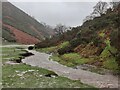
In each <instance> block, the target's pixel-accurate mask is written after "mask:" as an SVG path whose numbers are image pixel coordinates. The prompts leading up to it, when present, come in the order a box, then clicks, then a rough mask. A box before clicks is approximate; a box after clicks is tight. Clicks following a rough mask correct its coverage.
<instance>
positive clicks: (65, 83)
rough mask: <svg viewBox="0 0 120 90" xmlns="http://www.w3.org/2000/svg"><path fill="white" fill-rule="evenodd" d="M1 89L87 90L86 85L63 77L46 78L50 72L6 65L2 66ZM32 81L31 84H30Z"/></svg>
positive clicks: (21, 65)
mask: <svg viewBox="0 0 120 90" xmlns="http://www.w3.org/2000/svg"><path fill="white" fill-rule="evenodd" d="M3 71H4V72H3V87H12V88H16V87H17V88H28V87H29V88H74V87H81V88H83V87H84V88H87V87H90V86H88V85H84V84H82V83H80V81H74V80H70V79H68V78H65V77H60V76H57V77H55V78H51V77H46V76H45V75H47V74H49V73H51V71H48V70H45V69H42V68H37V67H31V66H29V65H24V64H19V65H6V66H3ZM31 81H32V82H31Z"/></svg>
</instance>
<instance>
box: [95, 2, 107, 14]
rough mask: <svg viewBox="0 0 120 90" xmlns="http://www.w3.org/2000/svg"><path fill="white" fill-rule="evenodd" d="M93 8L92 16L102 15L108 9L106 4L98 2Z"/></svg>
mask: <svg viewBox="0 0 120 90" xmlns="http://www.w3.org/2000/svg"><path fill="white" fill-rule="evenodd" d="M93 8H94V11H93V14H99V15H102V14H104V13H105V12H106V10H107V8H108V3H107V2H102V1H99V2H98V3H97V4H96V5H95V6H94V7H93Z"/></svg>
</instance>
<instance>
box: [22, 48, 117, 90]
mask: <svg viewBox="0 0 120 90" xmlns="http://www.w3.org/2000/svg"><path fill="white" fill-rule="evenodd" d="M28 51H29V52H31V53H33V54H34V55H33V56H30V57H26V58H25V59H23V60H22V62H23V63H26V64H29V65H31V66H38V67H41V68H45V69H48V70H51V71H54V72H55V73H56V74H58V75H59V76H64V77H68V78H70V79H72V80H80V81H81V82H82V83H85V84H88V85H92V86H95V87H99V88H118V77H116V76H112V75H100V74H97V73H93V72H90V71H85V70H82V69H73V68H71V67H66V66H64V65H61V64H59V63H57V62H55V61H52V60H49V57H50V55H48V54H45V53H40V52H37V51H34V50H28Z"/></svg>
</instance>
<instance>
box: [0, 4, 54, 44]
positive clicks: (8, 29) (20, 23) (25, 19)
mask: <svg viewBox="0 0 120 90" xmlns="http://www.w3.org/2000/svg"><path fill="white" fill-rule="evenodd" d="M2 23H3V24H2V38H3V40H4V41H8V42H17V43H21V44H35V43H38V42H41V41H42V40H44V38H46V37H49V36H50V35H53V34H54V32H53V30H51V31H49V29H48V28H46V27H45V26H44V25H43V24H41V23H39V22H38V21H37V20H35V19H34V18H32V17H31V16H29V15H28V14H26V13H25V12H23V11H22V10H20V9H19V8H17V7H16V6H14V5H13V4H11V3H9V2H3V3H2Z"/></svg>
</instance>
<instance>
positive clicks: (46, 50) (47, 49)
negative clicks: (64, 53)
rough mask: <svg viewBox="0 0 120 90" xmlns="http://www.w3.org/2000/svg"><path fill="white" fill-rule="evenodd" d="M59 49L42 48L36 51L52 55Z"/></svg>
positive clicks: (55, 47)
mask: <svg viewBox="0 0 120 90" xmlns="http://www.w3.org/2000/svg"><path fill="white" fill-rule="evenodd" d="M56 49H57V46H53V47H47V48H40V49H36V50H37V51H40V52H45V53H52V52H54V51H55V50H56Z"/></svg>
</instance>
